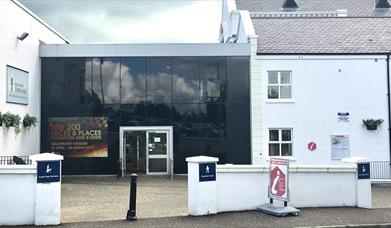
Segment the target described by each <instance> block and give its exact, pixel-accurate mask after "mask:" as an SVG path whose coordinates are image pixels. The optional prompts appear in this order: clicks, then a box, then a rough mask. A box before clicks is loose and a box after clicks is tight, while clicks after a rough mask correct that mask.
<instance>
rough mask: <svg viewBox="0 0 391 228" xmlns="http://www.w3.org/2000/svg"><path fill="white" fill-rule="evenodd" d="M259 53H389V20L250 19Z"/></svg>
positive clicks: (390, 24) (390, 22) (390, 49)
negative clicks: (256, 37) (256, 36)
mask: <svg viewBox="0 0 391 228" xmlns="http://www.w3.org/2000/svg"><path fill="white" fill-rule="evenodd" d="M252 21H253V24H254V28H255V31H256V34H257V35H258V48H257V52H258V53H259V54H297V53H303V54H305V53H308V54H310V53H311V54H316V53H329V54H346V53H347V54H353V53H360V54H364V53H368V54H371V53H391V18H296V19H270V18H269V19H253V20H252Z"/></svg>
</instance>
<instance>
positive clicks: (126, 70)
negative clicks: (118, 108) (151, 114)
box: [121, 58, 147, 104]
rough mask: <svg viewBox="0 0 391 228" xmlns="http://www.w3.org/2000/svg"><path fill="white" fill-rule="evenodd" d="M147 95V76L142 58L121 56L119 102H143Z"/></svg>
mask: <svg viewBox="0 0 391 228" xmlns="http://www.w3.org/2000/svg"><path fill="white" fill-rule="evenodd" d="M146 96H147V78H146V73H145V60H144V58H122V60H121V103H122V104H136V103H144V102H145V99H146Z"/></svg>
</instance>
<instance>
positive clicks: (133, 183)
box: [126, 173, 137, 221]
mask: <svg viewBox="0 0 391 228" xmlns="http://www.w3.org/2000/svg"><path fill="white" fill-rule="evenodd" d="M136 192H137V174H135V173H132V174H131V175H130V198H129V210H128V213H127V215H126V220H128V221H135V220H137V217H136Z"/></svg>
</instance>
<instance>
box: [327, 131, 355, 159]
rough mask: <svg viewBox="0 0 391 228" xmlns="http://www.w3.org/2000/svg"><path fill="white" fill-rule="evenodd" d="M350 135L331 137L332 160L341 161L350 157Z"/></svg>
mask: <svg viewBox="0 0 391 228" xmlns="http://www.w3.org/2000/svg"><path fill="white" fill-rule="evenodd" d="M349 154H350V140H349V135H331V160H341V159H343V158H347V157H349Z"/></svg>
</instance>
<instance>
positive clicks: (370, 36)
mask: <svg viewBox="0 0 391 228" xmlns="http://www.w3.org/2000/svg"><path fill="white" fill-rule="evenodd" d="M385 2H387V1H385ZM291 3H294V4H293V6H294V7H287V6H289V5H290V6H292V4H291ZM295 5H296V6H295ZM384 5H385V8H379V5H378V1H367V0H362V1H360V2H357V1H355V2H352V1H344V2H336V1H322V2H319V1H311V0H310V1H299V0H298V1H283V0H281V1H268V0H266V1H257V0H237V1H231V0H227V1H224V2H223V19H222V26H221V31H220V34H221V36H220V41H221V42H226V43H230V42H236V43H250V45H251V69H250V72H251V83H250V84H251V117H252V118H251V121H252V122H251V127H252V132H251V133H252V161H253V164H262V163H266V162H268V160H269V158H270V157H271V156H283V157H286V158H289V159H291V160H292V161H294V162H297V163H299V164H335V163H339V162H341V160H342V159H343V158H346V157H365V158H368V159H369V160H372V161H389V159H390V132H389V128H390V127H389V126H390V125H389V124H390V122H389V115H390V114H389V113H390V106H389V99H390V97H389V87H390V85H389V67H390V65H389V54H390V53H391V52H390V51H391V45H390V44H391V40H390V36H389V35H387V34H389V33H390V30H389V29H390V26H389V25H390V24H391V18H390V12H391V11H390V8H389V6H388V7H387V4H380V6H382V7H384ZM388 5H389V4H388ZM366 119H381V120H382V121H383V123H382V125H381V126H380V127H379V128H378V129H377V130H367V128H366V127H365V126H363V120H366Z"/></svg>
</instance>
